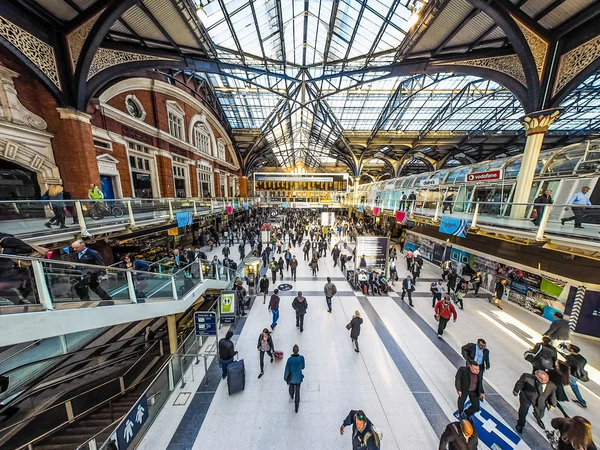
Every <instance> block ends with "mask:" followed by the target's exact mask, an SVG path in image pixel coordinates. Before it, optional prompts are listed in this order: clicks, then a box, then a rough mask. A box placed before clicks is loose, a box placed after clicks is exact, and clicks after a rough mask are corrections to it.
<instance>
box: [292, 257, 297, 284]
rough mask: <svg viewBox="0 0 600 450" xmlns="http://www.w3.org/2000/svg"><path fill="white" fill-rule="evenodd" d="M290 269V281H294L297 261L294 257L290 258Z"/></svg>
mask: <svg viewBox="0 0 600 450" xmlns="http://www.w3.org/2000/svg"><path fill="white" fill-rule="evenodd" d="M290 269H291V270H292V279H293V280H294V281H296V270H297V269H298V260H297V259H296V255H294V256H292V260H291V261H290Z"/></svg>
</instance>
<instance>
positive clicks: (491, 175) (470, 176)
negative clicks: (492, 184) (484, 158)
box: [466, 170, 502, 181]
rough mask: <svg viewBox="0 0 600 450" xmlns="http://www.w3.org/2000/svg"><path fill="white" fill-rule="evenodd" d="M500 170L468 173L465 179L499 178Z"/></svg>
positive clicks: (500, 175) (484, 179)
mask: <svg viewBox="0 0 600 450" xmlns="http://www.w3.org/2000/svg"><path fill="white" fill-rule="evenodd" d="M501 179H502V170H488V171H487V172H475V173H468V174H467V176H466V181H492V180H501Z"/></svg>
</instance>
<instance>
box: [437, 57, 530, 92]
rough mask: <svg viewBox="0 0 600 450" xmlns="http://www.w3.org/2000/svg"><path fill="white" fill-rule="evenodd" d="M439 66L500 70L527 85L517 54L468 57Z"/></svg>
mask: <svg viewBox="0 0 600 450" xmlns="http://www.w3.org/2000/svg"><path fill="white" fill-rule="evenodd" d="M438 65H441V66H470V67H482V68H485V69H492V70H495V71H496V72H502V73H503V74H505V75H508V76H509V77H511V78H514V79H515V80H517V81H518V82H520V83H521V84H522V85H523V86H527V81H526V79H525V72H524V71H523V66H522V65H521V61H520V60H519V57H518V56H517V55H508V56H494V57H492V58H479V59H469V60H466V61H452V62H447V63H439V64H438Z"/></svg>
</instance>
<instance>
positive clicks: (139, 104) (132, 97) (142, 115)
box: [125, 94, 146, 122]
mask: <svg viewBox="0 0 600 450" xmlns="http://www.w3.org/2000/svg"><path fill="white" fill-rule="evenodd" d="M129 100H131V101H133V102H134V103H135V105H136V106H137V107H138V109H139V110H140V116H139V117H136V116H134V115H133V114H131V113H130V112H129V109H128V108H127V102H128V101H129ZM125 111H127V114H129V115H130V116H131V117H133V118H134V119H136V120H140V121H142V122H143V121H144V119H145V118H146V108H144V105H143V104H142V102H141V101H140V99H139V98H137V97H136V96H135V94H129V95H128V96H127V97H125Z"/></svg>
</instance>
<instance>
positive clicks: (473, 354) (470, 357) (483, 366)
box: [460, 338, 490, 380]
mask: <svg viewBox="0 0 600 450" xmlns="http://www.w3.org/2000/svg"><path fill="white" fill-rule="evenodd" d="M460 350H461V353H462V356H463V358H465V360H467V361H475V362H476V363H477V364H478V365H479V376H480V377H481V379H482V380H483V372H485V371H486V370H490V351H489V350H488V349H487V344H486V342H485V340H484V339H481V338H479V339H477V344H474V343H472V342H471V343H469V344H465V345H463V346H462V348H461V349H460Z"/></svg>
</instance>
